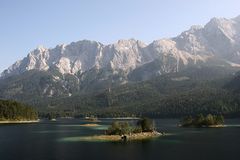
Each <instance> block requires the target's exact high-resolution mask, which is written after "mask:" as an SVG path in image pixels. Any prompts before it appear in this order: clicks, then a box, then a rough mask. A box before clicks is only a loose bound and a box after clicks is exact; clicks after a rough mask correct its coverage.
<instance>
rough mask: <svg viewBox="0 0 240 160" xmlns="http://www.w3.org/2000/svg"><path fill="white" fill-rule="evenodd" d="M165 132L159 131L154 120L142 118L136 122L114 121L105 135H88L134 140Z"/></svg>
mask: <svg viewBox="0 0 240 160" xmlns="http://www.w3.org/2000/svg"><path fill="white" fill-rule="evenodd" d="M163 134H164V133H159V132H157V131H156V129H155V127H154V121H153V120H152V119H149V118H142V119H139V120H138V121H137V123H136V124H130V123H129V122H128V121H114V122H113V123H112V124H111V126H110V127H109V128H108V129H107V130H106V131H105V134H103V135H95V136H91V137H88V139H90V140H95V141H133V140H146V139H151V138H156V137H159V136H161V135H163Z"/></svg>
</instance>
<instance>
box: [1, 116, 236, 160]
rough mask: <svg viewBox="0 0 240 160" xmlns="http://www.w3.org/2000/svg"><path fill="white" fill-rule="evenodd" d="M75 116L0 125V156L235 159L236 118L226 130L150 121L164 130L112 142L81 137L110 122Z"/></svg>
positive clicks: (21, 159) (33, 159)
mask: <svg viewBox="0 0 240 160" xmlns="http://www.w3.org/2000/svg"><path fill="white" fill-rule="evenodd" d="M83 123H86V122H84V121H83V120H80V119H72V120H71V119H68V120H63V119H62V120H58V121H57V122H48V121H46V122H41V123H39V124H21V125H0V160H15V159H17V160H75V159H76V160H93V159H99V160H113V159H115V160H142V159H147V160H155V159H159V160H239V159H240V125H238V124H240V119H235V120H227V121H226V124H229V125H230V126H229V127H226V128H209V129H206V128H178V127H176V124H177V123H178V120H166V119H159V120H155V123H156V126H157V128H158V130H159V131H164V132H167V133H170V134H171V135H169V136H164V137H159V138H157V139H152V140H148V141H138V142H128V143H116V142H115V143H113V142H90V141H83V140H82V139H81V137H84V136H88V135H94V134H101V133H103V132H104V129H105V128H106V127H107V125H109V124H110V123H111V121H110V120H103V121H102V122H100V123H99V124H101V125H102V126H99V127H82V126H80V125H79V124H83Z"/></svg>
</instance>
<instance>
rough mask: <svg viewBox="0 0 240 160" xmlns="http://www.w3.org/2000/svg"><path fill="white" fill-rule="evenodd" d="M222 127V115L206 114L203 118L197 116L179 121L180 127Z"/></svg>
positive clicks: (200, 115)
mask: <svg viewBox="0 0 240 160" xmlns="http://www.w3.org/2000/svg"><path fill="white" fill-rule="evenodd" d="M223 125H224V117H223V116H222V115H212V114H208V115H207V116H204V115H203V114H199V115H197V116H195V117H192V116H188V117H185V118H183V119H182V120H181V126H182V127H220V126H223Z"/></svg>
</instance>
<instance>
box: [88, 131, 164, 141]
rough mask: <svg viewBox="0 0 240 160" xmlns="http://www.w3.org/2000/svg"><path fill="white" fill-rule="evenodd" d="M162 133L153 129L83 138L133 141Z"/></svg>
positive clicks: (154, 136)
mask: <svg viewBox="0 0 240 160" xmlns="http://www.w3.org/2000/svg"><path fill="white" fill-rule="evenodd" d="M163 135H164V134H163V133H159V132H157V131H154V132H142V133H133V134H126V135H95V136H90V137H85V139H86V140H91V141H134V140H145V139H151V138H157V137H159V136H163ZM123 137H124V138H123Z"/></svg>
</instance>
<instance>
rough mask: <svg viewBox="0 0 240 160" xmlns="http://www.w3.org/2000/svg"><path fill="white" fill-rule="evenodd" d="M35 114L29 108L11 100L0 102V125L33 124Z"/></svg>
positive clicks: (36, 118)
mask: <svg viewBox="0 0 240 160" xmlns="http://www.w3.org/2000/svg"><path fill="white" fill-rule="evenodd" d="M37 121H38V114H37V112H36V111H35V110H34V109H33V108H32V107H30V106H27V105H24V104H22V103H19V102H16V101H11V100H0V123H33V122H37Z"/></svg>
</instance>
